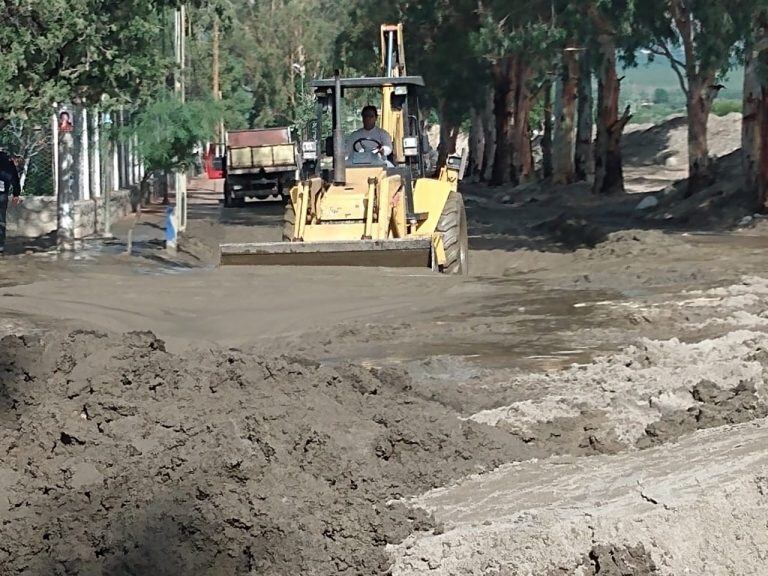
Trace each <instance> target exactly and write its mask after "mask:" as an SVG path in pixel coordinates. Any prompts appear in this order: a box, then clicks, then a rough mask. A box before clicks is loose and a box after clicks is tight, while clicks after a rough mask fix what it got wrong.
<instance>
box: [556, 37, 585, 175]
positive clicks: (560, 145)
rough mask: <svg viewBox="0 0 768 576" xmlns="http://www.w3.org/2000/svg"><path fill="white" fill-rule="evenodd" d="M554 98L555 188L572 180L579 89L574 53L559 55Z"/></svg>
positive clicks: (577, 68)
mask: <svg viewBox="0 0 768 576" xmlns="http://www.w3.org/2000/svg"><path fill="white" fill-rule="evenodd" d="M556 86H557V88H556V95H555V140H554V149H553V152H554V153H553V157H552V160H553V164H554V176H553V182H554V183H555V184H570V183H571V182H573V181H574V179H575V169H574V128H575V122H574V119H575V117H576V96H577V94H578V89H579V63H578V60H577V56H576V52H575V51H574V50H566V51H564V52H563V62H562V67H561V70H560V78H558V81H557V84H556Z"/></svg>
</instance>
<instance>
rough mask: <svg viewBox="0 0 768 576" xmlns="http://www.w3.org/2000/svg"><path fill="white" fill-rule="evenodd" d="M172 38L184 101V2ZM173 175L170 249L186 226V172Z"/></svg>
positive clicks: (178, 86) (178, 91) (178, 88)
mask: <svg viewBox="0 0 768 576" xmlns="http://www.w3.org/2000/svg"><path fill="white" fill-rule="evenodd" d="M174 40H175V42H174V54H175V56H176V81H175V83H174V87H175V91H176V94H177V95H178V97H179V100H181V102H184V101H185V86H184V80H185V73H186V53H185V52H186V49H185V48H186V6H185V5H184V4H182V5H181V6H180V7H179V8H178V9H176V11H175V26H174ZM174 176H175V178H174V181H175V190H176V206H175V209H174V211H173V233H172V234H171V235H170V236H167V239H168V243H169V245H170V248H171V249H175V247H176V242H177V239H176V234H178V233H179V232H183V231H184V230H185V229H186V227H187V174H186V172H183V171H176V173H175V174H174Z"/></svg>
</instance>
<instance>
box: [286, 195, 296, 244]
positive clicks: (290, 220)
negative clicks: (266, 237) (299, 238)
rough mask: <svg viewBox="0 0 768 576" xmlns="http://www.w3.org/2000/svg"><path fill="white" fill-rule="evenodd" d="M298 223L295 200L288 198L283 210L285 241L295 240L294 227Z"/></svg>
mask: <svg viewBox="0 0 768 576" xmlns="http://www.w3.org/2000/svg"><path fill="white" fill-rule="evenodd" d="M295 223H296V210H294V208H293V202H291V199H290V198H289V199H288V202H286V203H285V211H284V212H283V242H291V241H292V240H293V227H294V224H295Z"/></svg>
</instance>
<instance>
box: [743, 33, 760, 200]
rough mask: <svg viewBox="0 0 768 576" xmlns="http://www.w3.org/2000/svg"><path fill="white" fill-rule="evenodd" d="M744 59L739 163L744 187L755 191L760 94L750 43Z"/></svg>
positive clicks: (755, 58)
mask: <svg viewBox="0 0 768 576" xmlns="http://www.w3.org/2000/svg"><path fill="white" fill-rule="evenodd" d="M744 52H745V57H744V96H743V100H742V120H741V162H742V169H743V171H744V186H745V188H746V189H747V190H749V191H751V192H752V193H755V192H756V191H757V176H758V166H759V163H758V159H759V155H760V149H759V148H760V146H759V138H758V136H759V131H758V114H759V111H760V103H761V100H762V94H761V89H760V79H759V77H758V66H757V64H758V59H757V54H755V52H754V48H753V45H752V43H750V44H749V45H748V46H747V47H746V49H745V51H744Z"/></svg>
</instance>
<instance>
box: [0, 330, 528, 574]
mask: <svg viewBox="0 0 768 576" xmlns="http://www.w3.org/2000/svg"><path fill="white" fill-rule="evenodd" d="M0 351H2V357H0V383H2V387H1V388H0V430H2V432H0V454H2V458H1V459H0V494H2V498H0V573H3V574H11V573H23V574H28V575H32V576H43V575H46V576H47V575H51V574H58V575H69V574H72V575H74V574H77V575H84V574H102V573H104V574H111V575H123V574H125V575H128V574H131V575H144V574H147V575H148V574H152V575H154V576H158V575H166V574H167V575H171V574H173V575H178V574H195V575H197V576H200V575H205V574H315V575H322V574H340V573H348V574H382V573H385V572H386V571H387V569H388V564H389V559H388V557H387V555H386V553H385V546H386V545H387V544H388V543H397V542H400V541H401V540H402V539H403V538H405V537H406V536H407V535H408V534H409V533H411V532H412V531H414V530H430V529H439V527H437V528H436V527H435V526H434V525H433V522H432V521H431V519H430V517H429V516H428V515H427V514H426V513H425V512H423V511H420V510H417V509H411V508H408V507H407V506H406V505H404V504H402V503H392V502H391V501H392V500H393V499H397V498H401V497H403V496H408V495H411V494H416V493H418V492H422V491H424V490H426V489H429V488H431V487H435V486H439V485H442V484H444V483H446V482H449V481H451V480H452V479H458V478H459V477H462V476H464V475H467V474H470V473H474V472H478V471H482V470H487V469H489V468H493V467H495V466H497V465H498V464H500V463H502V462H509V461H512V460H519V459H525V458H528V457H530V455H531V454H530V449H529V448H528V447H526V446H524V444H523V442H522V441H521V440H519V439H516V438H514V437H512V436H509V435H508V434H506V433H504V432H503V431H501V430H497V429H494V428H492V427H489V426H486V425H483V424H479V423H475V422H471V421H463V420H461V419H459V418H458V417H456V416H455V415H454V414H453V413H451V412H450V411H449V410H448V409H446V408H444V407H442V406H440V405H438V404H436V403H432V402H430V401H428V400H425V399H422V398H419V397H418V396H417V395H416V394H414V393H413V391H412V390H411V385H410V383H409V380H408V378H407V377H406V376H405V375H404V373H402V372H398V371H396V370H381V371H378V372H377V371H371V370H367V369H364V368H360V367H355V366H344V367H337V368H333V369H331V368H327V367H323V366H319V365H317V364H314V363H311V362H307V361H302V360H300V359H289V358H285V357H283V358H277V359H264V358H258V357H255V356H252V355H248V354H244V353H241V352H237V351H227V350H202V351H199V352H196V353H187V354H186V355H184V356H176V355H173V354H170V353H168V352H166V350H165V346H164V343H163V342H162V341H161V340H158V339H157V338H156V337H155V336H154V335H153V334H151V333H129V334H126V335H124V336H122V337H113V336H106V335H104V334H99V333H94V332H85V331H76V332H72V333H69V334H62V335H56V336H50V335H48V336H45V337H44V338H40V339H36V338H31V337H30V338H25V337H17V336H8V337H5V338H3V339H2V340H1V341H0Z"/></svg>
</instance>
